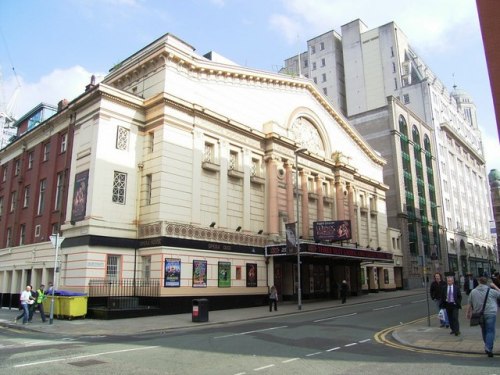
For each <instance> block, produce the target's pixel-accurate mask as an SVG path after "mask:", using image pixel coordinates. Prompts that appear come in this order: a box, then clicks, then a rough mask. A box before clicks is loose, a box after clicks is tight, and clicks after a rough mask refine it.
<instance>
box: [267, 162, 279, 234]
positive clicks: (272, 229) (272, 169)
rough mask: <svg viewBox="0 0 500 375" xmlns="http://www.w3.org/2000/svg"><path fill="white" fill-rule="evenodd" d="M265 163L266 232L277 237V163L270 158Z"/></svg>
mask: <svg viewBox="0 0 500 375" xmlns="http://www.w3.org/2000/svg"><path fill="white" fill-rule="evenodd" d="M266 163H267V167H266V174H267V176H266V188H267V197H266V201H267V210H266V215H267V227H268V228H267V232H268V233H269V235H271V236H277V235H278V234H279V210H278V161H277V160H276V159H274V157H272V156H271V157H268V158H266Z"/></svg>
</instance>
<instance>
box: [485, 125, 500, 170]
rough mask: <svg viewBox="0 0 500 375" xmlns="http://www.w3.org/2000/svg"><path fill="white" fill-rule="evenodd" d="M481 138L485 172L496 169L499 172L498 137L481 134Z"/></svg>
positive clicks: (499, 147) (499, 150)
mask: <svg viewBox="0 0 500 375" xmlns="http://www.w3.org/2000/svg"><path fill="white" fill-rule="evenodd" d="M482 138H483V149H484V154H485V159H486V168H487V170H488V171H489V170H491V169H496V170H499V171H500V145H499V143H498V136H497V135H496V134H493V135H490V134H486V133H484V132H483V134H482Z"/></svg>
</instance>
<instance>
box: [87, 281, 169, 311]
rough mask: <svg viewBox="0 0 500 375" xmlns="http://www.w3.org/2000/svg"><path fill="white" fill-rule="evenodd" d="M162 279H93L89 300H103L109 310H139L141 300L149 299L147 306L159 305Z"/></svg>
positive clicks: (90, 285)
mask: <svg viewBox="0 0 500 375" xmlns="http://www.w3.org/2000/svg"><path fill="white" fill-rule="evenodd" d="M160 290H161V282H160V279H117V280H114V279H106V278H99V279H91V280H90V281H89V298H93V299H95V300H101V301H102V302H103V304H104V305H105V306H106V307H107V308H110V309H111V308H113V309H130V308H138V307H140V305H141V299H147V301H148V302H147V305H153V304H155V301H156V303H158V298H157V297H159V296H160Z"/></svg>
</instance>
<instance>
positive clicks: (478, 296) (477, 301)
mask: <svg viewBox="0 0 500 375" xmlns="http://www.w3.org/2000/svg"><path fill="white" fill-rule="evenodd" d="M487 283H488V279H487V278H486V277H484V276H482V277H480V278H479V285H478V286H477V287H475V288H474V289H473V290H472V291H471V293H470V295H469V309H468V310H467V319H470V318H471V316H472V313H480V312H481V310H483V307H484V311H483V317H484V321H483V323H482V324H480V327H481V335H482V336H483V342H484V351H485V353H486V354H487V355H488V357H493V345H494V343H495V325H496V320H497V312H498V301H499V300H500V288H498V287H497V286H496V285H495V284H494V283H491V284H490V286H488V285H487Z"/></svg>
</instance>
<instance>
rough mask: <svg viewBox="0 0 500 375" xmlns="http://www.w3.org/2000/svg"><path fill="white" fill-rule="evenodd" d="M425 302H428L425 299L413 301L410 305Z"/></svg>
mask: <svg viewBox="0 0 500 375" xmlns="http://www.w3.org/2000/svg"><path fill="white" fill-rule="evenodd" d="M424 301H427V300H425V299H419V300H417V301H411V302H410V303H420V302H424Z"/></svg>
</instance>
